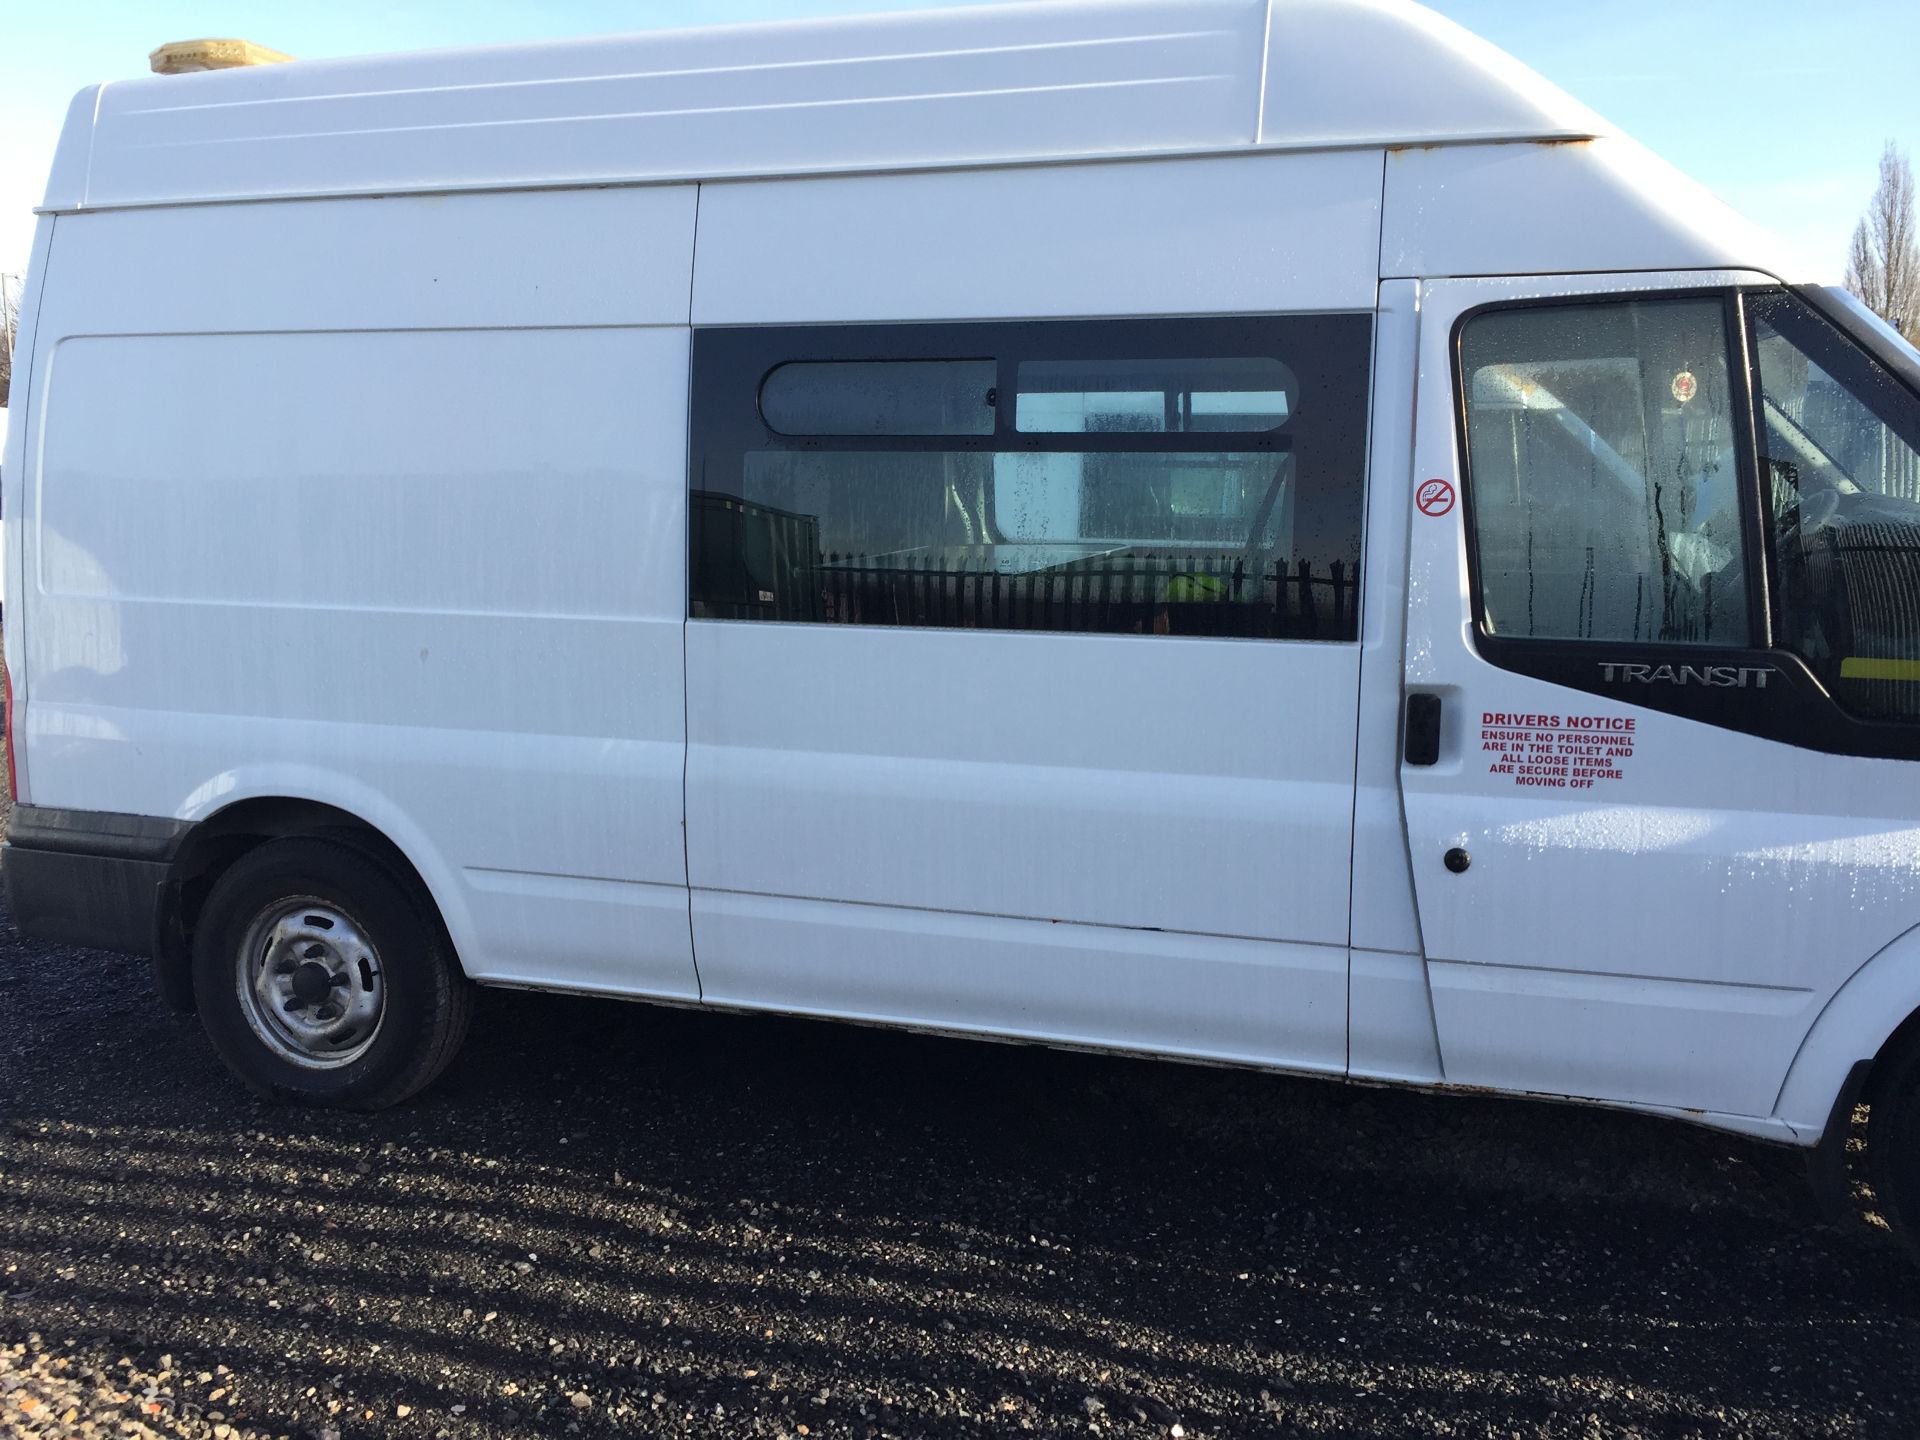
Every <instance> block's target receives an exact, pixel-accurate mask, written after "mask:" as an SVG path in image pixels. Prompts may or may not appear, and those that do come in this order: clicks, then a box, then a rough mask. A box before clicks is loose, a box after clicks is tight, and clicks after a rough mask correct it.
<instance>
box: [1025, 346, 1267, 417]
mask: <svg viewBox="0 0 1920 1440" xmlns="http://www.w3.org/2000/svg"><path fill="white" fill-rule="evenodd" d="M1018 375H1019V398H1018V401H1017V404H1018V409H1017V411H1016V413H1015V420H1014V423H1015V425H1016V427H1017V428H1019V429H1021V430H1025V431H1029V432H1039V433H1053V434H1059V433H1069V434H1086V433H1089V432H1092V433H1102V432H1104V433H1118V432H1131V433H1135V434H1151V433H1154V432H1173V431H1196V430H1207V431H1242V432H1252V431H1260V430H1272V429H1274V428H1276V427H1277V426H1280V425H1284V424H1286V422H1287V420H1288V418H1289V417H1290V416H1291V415H1292V413H1293V411H1292V406H1291V403H1290V401H1291V396H1292V393H1293V391H1294V390H1295V388H1296V382H1295V381H1294V378H1293V372H1292V371H1291V370H1289V369H1288V368H1287V367H1286V366H1285V365H1282V364H1281V363H1280V362H1279V361H1278V360H1276V359H1274V358H1273V357H1272V356H1268V355H1248V356H1242V357H1238V358H1234V359H1221V360H1109V359H1101V360H1093V361H1073V360H1033V361H1026V362H1023V363H1022V364H1021V365H1020V367H1019V370H1018Z"/></svg>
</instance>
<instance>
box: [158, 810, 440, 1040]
mask: <svg viewBox="0 0 1920 1440" xmlns="http://www.w3.org/2000/svg"><path fill="white" fill-rule="evenodd" d="M295 837H302V838H311V839H328V840H333V841H335V842H337V843H339V844H341V845H344V846H347V847H349V848H351V849H353V850H354V851H356V852H357V853H359V854H361V855H362V856H364V857H365V858H366V859H368V860H370V861H372V862H373V863H374V864H376V865H378V866H380V868H381V869H382V870H384V871H386V872H387V873H388V874H389V875H391V876H392V877H393V878H394V879H395V880H396V881H398V882H399V883H400V884H401V885H402V886H403V887H404V888H406V889H407V890H408V891H409V892H411V893H412V894H414V895H415V896H417V897H418V898H419V900H420V902H421V905H422V907H423V908H424V909H425V910H426V912H427V913H428V914H429V916H430V918H431V919H432V920H433V921H434V922H435V923H436V924H438V925H439V926H440V928H441V930H442V932H443V936H444V938H445V939H446V941H447V944H448V947H449V949H450V951H451V952H452V954H453V955H454V957H455V959H456V962H458V958H459V954H460V947H459V946H458V945H457V944H456V943H455V942H454V938H453V935H452V933H451V929H450V926H449V923H448V916H447V912H446V907H445V905H444V904H443V903H442V899H441V896H440V894H439V893H438V892H437V890H436V887H435V886H434V885H433V884H431V883H430V882H429V880H428V876H427V870H428V869H429V868H431V867H430V866H422V865H420V864H418V863H416V861H415V859H414V857H413V855H411V854H409V853H408V851H407V849H406V848H404V847H403V846H402V845H401V844H400V843H399V842H398V841H396V840H395V839H394V838H393V837H392V835H390V834H389V833H388V832H387V831H386V830H385V829H383V828H382V827H381V826H379V825H376V824H374V823H373V822H372V821H370V820H367V819H366V818H364V817H363V816H362V815H360V814H358V813H356V812H355V811H353V810H349V809H346V808H344V807H342V806H340V805H336V804H330V803H328V802H326V801H321V800H314V799H310V798H306V797H302V796H295V795H253V796H249V797H247V798H245V799H241V800H235V801H232V802H231V803H229V804H226V805H224V806H222V807H221V808H220V809H218V810H216V811H213V812H212V813H210V814H208V815H207V816H206V817H205V818H204V819H202V820H199V821H198V822H196V823H195V824H194V826H193V828H192V829H191V830H190V831H188V832H187V834H186V836H185V837H184V838H183V839H182V840H181V842H180V845H179V847H178V849H176V851H175V852H174V855H173V857H172V861H171V865H170V868H169V873H168V879H167V883H166V886H165V888H164V890H163V892H162V895H161V899H160V903H159V908H158V913H157V915H156V917H155V928H156V935H155V941H154V958H153V964H154V984H155V988H156V989H157V990H158V991H159V992H160V995H161V997H162V998H163V999H164V1000H165V1001H166V1002H167V1004H169V1005H170V1006H172V1007H173V1008H174V1009H176V1010H180V1011H191V1010H192V1009H193V1008H194V998H193V963H192V954H193V934H194V929H195V926H196V925H197V923H198V920H199V916H200V912H201V909H202V907H203V906H204V905H205V903H206V898H207V894H208V892H209V891H211V890H212V888H213V886H214V884H215V882H217V881H218V880H219V878H220V876H221V875H223V874H225V873H226V871H227V870H228V868H229V867H231V866H232V865H233V863H234V862H235V861H236V860H238V859H239V858H240V857H241V856H242V855H245V854H248V853H249V852H251V851H253V850H256V849H258V848H259V847H260V846H262V845H266V844H270V843H271V842H273V841H275V840H282V839H290V838H295ZM463 969H464V967H463Z"/></svg>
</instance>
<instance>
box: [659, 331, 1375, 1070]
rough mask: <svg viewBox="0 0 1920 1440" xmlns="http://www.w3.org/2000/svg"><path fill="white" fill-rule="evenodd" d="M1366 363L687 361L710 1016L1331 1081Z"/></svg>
mask: <svg viewBox="0 0 1920 1440" xmlns="http://www.w3.org/2000/svg"><path fill="white" fill-rule="evenodd" d="M1370 340H1371V319H1370V317H1368V316H1365V315H1352V314H1347V315H1315V316H1300V317H1286V318H1275V317H1268V318H1258V319H1207V320H1155V321H1111V322H1109V321H1061V322H1032V323H1020V324H948V325H887V326H840V327H799V326H788V327H777V328H775V327H768V328H737V329H714V330H702V331H697V332H696V336H695V344H694V368H695V376H694V448H693V459H692V491H693V493H692V506H691V514H692V522H691V528H692V597H691V617H692V618H691V621H690V623H689V626H688V641H687V650H688V658H687V666H688V679H689V685H690V689H689V697H688V701H689V703H688V720H689V726H690V737H691V741H692V744H691V749H690V753H689V764H688V776H687V790H688V856H689V865H690V867H691V876H692V884H693V887H694V894H693V909H694V928H695V935H696V950H697V958H698V962H699V967H700V974H701V982H702V991H703V994H704V996H705V997H706V998H707V999H708V1000H710V1001H716V1002H721V1003H725V1004H731V1005H745V1006H760V1007H768V1008H775V1009H781V1010H788V1011H796V1012H806V1013H822V1014H837V1015H850V1016H860V1017H867V1018H874V1019H881V1020H887V1021H895V1022H901V1023H907V1024H923V1025H930V1026H938V1027H942V1028H952V1029H961V1030H974V1031H985V1032H994V1033H999V1034H1006V1035H1017V1036H1023V1037H1033V1038H1044V1039H1051V1040H1064V1041H1071V1042H1084V1043H1091V1044H1098V1045H1111V1046H1117V1047H1125V1048H1131V1049H1139V1050H1146V1051H1158V1052H1166V1053H1175V1054H1183V1055H1196V1056H1212V1057H1220V1058H1229V1059H1237V1060H1250V1061H1258V1062H1263V1063H1272V1064H1280V1065H1287V1066H1296V1067H1301V1068H1308V1069H1322V1070H1339V1069H1341V1068H1342V1067H1343V1066H1344V1063H1345V1010H1346V985H1347V949H1346V946H1347V936H1348V928H1347V927H1348V880H1349V864H1350V850H1351V828H1352V812H1353V766H1354V723H1355V705H1356V699H1355V697H1356V689H1357V669H1358V652H1357V645H1356V636H1357V633H1358V614H1357V580H1358V574H1357V568H1358V558H1359V541H1360V535H1359V530H1360V513H1361V503H1362V465H1363V460H1362V457H1363V453H1364V441H1365V434H1366V405H1365V396H1366V390H1367V366H1368V356H1369V347H1370Z"/></svg>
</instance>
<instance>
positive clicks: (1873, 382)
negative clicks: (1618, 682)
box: [1747, 293, 1920, 721]
mask: <svg viewBox="0 0 1920 1440" xmlns="http://www.w3.org/2000/svg"><path fill="white" fill-rule="evenodd" d="M1747 314H1748V320H1749V331H1750V334H1751V338H1752V344H1753V347H1754V358H1755V370H1756V372H1757V374H1758V376H1759V392H1760V393H1759V414H1758V416H1757V417H1756V418H1757V420H1758V424H1757V426H1756V428H1757V430H1758V432H1759V436H1760V450H1761V461H1762V466H1763V478H1764V480H1765V482H1766V483H1765V485H1764V487H1763V488H1764V491H1765V493H1766V494H1767V496H1768V502H1769V509H1770V525H1769V529H1770V536H1769V539H1770V543H1771V545H1772V548H1773V562H1774V577H1775V588H1776V591H1777V595H1778V604H1777V606H1776V614H1775V633H1776V639H1777V643H1778V644H1780V645H1781V646H1782V647H1783V648H1785V649H1789V650H1792V651H1794V652H1795V653H1796V654H1798V655H1799V656H1800V657H1801V658H1802V659H1804V660H1805V661H1806V662H1807V664H1808V665H1809V667H1811V668H1812V670H1813V672H1814V673H1815V674H1816V675H1817V676H1819V677H1820V679H1821V681H1822V683H1823V684H1825V685H1826V687H1827V688H1828V690H1829V691H1830V692H1831V693H1832V694H1833V695H1834V697H1835V699H1837V700H1838V701H1839V702H1840V704H1841V705H1843V706H1845V707H1846V708H1847V709H1849V710H1851V711H1853V712H1854V713H1855V714H1856V715H1860V716H1862V717H1864V718H1867V719H1875V720H1890V719H1891V720H1909V721H1911V720H1920V400H1916V398H1915V396H1914V394H1913V393H1912V392H1911V391H1909V390H1908V389H1906V388H1905V387H1904V386H1903V385H1901V384H1900V382H1899V381H1898V380H1896V379H1895V378H1894V377H1893V376H1891V375H1889V374H1888V373H1887V372H1886V371H1885V370H1883V369H1882V368H1881V367H1880V366H1879V365H1878V364H1876V363H1875V362H1874V361H1873V360H1872V359H1871V358H1870V357H1869V356H1868V355H1867V354H1866V353H1865V352H1863V351H1862V350H1860V349H1859V347H1857V346H1856V345H1855V344H1854V343H1853V342H1852V341H1850V340H1848V339H1847V338H1846V337H1845V336H1843V335H1842V334H1841V333H1840V332H1839V331H1838V330H1836V329H1835V328H1834V327H1833V326H1832V325H1830V324H1828V323H1827V321H1825V320H1824V319H1822V318H1821V317H1820V316H1819V315H1817V314H1816V313H1814V311H1813V310H1811V309H1810V308H1808V306H1807V305H1806V304H1805V303H1804V302H1803V301H1801V300H1798V299H1796V298H1794V297H1793V296H1791V295H1787V294H1780V293H1768V294H1761V295H1755V296H1752V297H1749V299H1748V302H1747Z"/></svg>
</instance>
